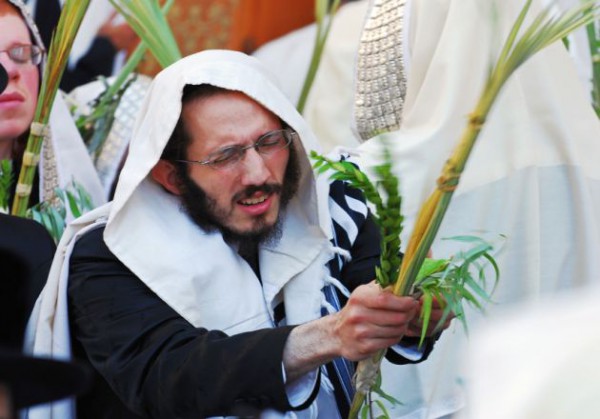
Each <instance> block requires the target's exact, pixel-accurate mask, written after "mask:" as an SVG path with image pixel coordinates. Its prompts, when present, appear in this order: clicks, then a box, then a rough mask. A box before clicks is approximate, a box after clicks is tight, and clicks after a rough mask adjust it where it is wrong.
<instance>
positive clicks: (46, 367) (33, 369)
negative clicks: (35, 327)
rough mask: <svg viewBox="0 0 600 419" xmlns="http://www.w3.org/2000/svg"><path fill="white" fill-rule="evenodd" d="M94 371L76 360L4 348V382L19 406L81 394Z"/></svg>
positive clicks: (0, 366)
mask: <svg viewBox="0 0 600 419" xmlns="http://www.w3.org/2000/svg"><path fill="white" fill-rule="evenodd" d="M90 374H91V373H90V371H89V369H88V368H85V367H84V366H82V365H79V364H75V363H72V362H62V361H55V360H51V359H45V358H33V357H30V356H26V355H23V354H21V353H18V352H14V351H9V350H2V349H0V383H2V384H4V385H6V386H7V387H8V388H9V390H10V394H11V396H12V404H13V406H14V407H15V408H16V409H21V408H23V407H28V406H34V405H37V404H41V403H47V402H50V401H53V400H60V399H64V398H65V397H68V396H71V395H75V394H81V393H82V392H84V391H85V390H87V387H88V385H89V383H90V379H91V378H90V377H91V376H90Z"/></svg>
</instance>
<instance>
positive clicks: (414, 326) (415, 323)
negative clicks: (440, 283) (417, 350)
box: [406, 297, 454, 337]
mask: <svg viewBox="0 0 600 419" xmlns="http://www.w3.org/2000/svg"><path fill="white" fill-rule="evenodd" d="M422 309H423V297H421V298H420V299H419V314H418V315H417V316H415V317H414V318H413V319H412V321H411V322H410V324H409V326H408V330H407V331H406V336H411V337H415V336H416V337H419V336H421V329H422V328H423V323H422V322H421V320H420V316H421V310H422ZM443 314H444V308H443V307H442V304H441V303H440V302H439V301H438V300H437V299H435V298H434V299H433V303H432V305H431V318H430V319H429V324H428V325H427V332H426V333H425V335H426V336H428V337H429V336H432V335H433V334H434V333H438V332H441V331H442V330H446V329H447V328H448V327H449V326H450V323H451V322H452V319H453V318H454V314H452V313H451V314H450V315H448V317H447V318H446V320H444V323H443V324H442V325H441V327H440V328H439V329H436V326H437V324H438V323H439V321H440V320H441V318H442V316H443Z"/></svg>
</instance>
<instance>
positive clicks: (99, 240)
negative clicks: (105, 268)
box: [71, 225, 114, 258]
mask: <svg viewBox="0 0 600 419" xmlns="http://www.w3.org/2000/svg"><path fill="white" fill-rule="evenodd" d="M104 228H105V226H104V225H101V226H98V227H97V228H94V229H92V230H90V231H87V232H86V233H84V234H82V235H81V236H80V237H79V238H78V239H77V241H76V242H75V244H74V246H73V252H72V253H71V257H98V256H104V257H111V258H112V257H114V255H113V254H112V252H111V251H110V249H109V248H108V246H107V245H106V243H105V242H104Z"/></svg>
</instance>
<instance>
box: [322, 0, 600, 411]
mask: <svg viewBox="0 0 600 419" xmlns="http://www.w3.org/2000/svg"><path fill="white" fill-rule="evenodd" d="M530 6H531V0H527V1H526V2H525V4H524V6H523V8H522V10H521V12H520V14H519V16H518V17H517V20H516V21H515V23H514V25H513V27H512V29H511V31H510V33H509V35H508V38H507V40H506V42H505V44H504V46H503V48H502V50H501V52H500V55H499V57H498V59H497V61H496V63H495V64H494V66H493V67H492V69H491V71H490V74H489V76H488V79H487V81H486V84H485V86H484V89H483V92H482V93H481V95H480V97H479V100H478V103H477V106H476V108H475V110H474V111H473V112H472V113H471V114H470V117H469V120H468V124H467V126H466V128H465V130H464V131H463V134H462V137H461V139H460V141H459V144H458V146H457V147H456V149H455V150H454V152H453V154H452V155H451V157H450V158H449V159H448V161H447V162H446V164H445V166H444V168H443V170H442V174H441V176H440V178H439V179H438V182H437V187H436V189H435V190H434V191H433V193H432V194H431V196H430V197H429V198H428V199H427V201H426V202H425V203H424V205H423V206H422V208H421V211H420V213H419V215H418V218H417V222H416V224H415V227H414V230H413V231H412V233H411V236H410V239H409V242H408V246H407V249H406V253H405V255H404V258H403V260H402V263H401V264H400V268H399V274H398V277H397V280H396V281H394V282H395V283H394V284H393V286H392V290H393V292H394V293H395V294H396V295H411V294H412V293H414V292H415V290H416V288H417V287H419V284H420V281H421V280H422V279H423V270H424V269H427V264H426V263H425V261H426V256H427V253H428V251H429V249H430V247H431V245H432V243H433V240H434V239H435V236H436V234H437V232H438V230H439V227H440V225H441V222H442V220H443V218H444V215H445V213H446V210H447V208H448V205H449V203H450V200H451V198H452V195H453V193H454V190H455V189H456V186H457V185H458V182H459V179H460V176H461V174H462V172H463V169H464V167H465V164H466V162H467V159H468V158H469V155H470V153H471V150H472V148H473V146H474V144H475V141H476V139H477V137H478V135H479V133H480V131H481V128H482V127H483V124H484V123H485V120H486V117H487V115H488V113H489V111H490V109H491V107H492V105H493V103H494V101H495V99H496V97H497V96H498V93H499V92H500V90H501V88H502V86H504V84H505V83H506V81H507V80H508V78H509V77H510V76H511V75H512V74H513V73H514V72H515V70H516V69H517V68H519V67H520V66H521V65H522V64H523V63H524V62H526V61H527V60H528V59H529V58H531V57H532V56H533V55H534V54H536V53H537V52H539V51H540V50H541V49H543V48H545V47H546V46H548V45H550V44H552V43H554V42H556V41H558V40H561V39H563V38H564V37H565V36H567V35H568V34H569V33H571V32H572V31H573V30H575V29H577V28H579V27H581V26H584V25H587V24H589V23H591V22H593V21H594V20H597V19H598V16H599V13H600V6H599V5H598V4H597V2H596V1H588V2H585V3H584V4H582V5H580V6H578V7H575V8H573V9H572V10H569V11H567V12H565V13H562V14H551V12H550V9H549V8H547V9H545V10H543V11H542V12H541V13H540V14H539V15H538V16H537V17H536V18H535V19H533V21H532V23H531V24H530V25H529V27H528V28H526V29H524V30H522V26H523V22H524V20H525V17H526V15H527V13H528V11H529V9H530ZM314 157H315V158H317V167H320V170H327V169H334V170H335V171H337V174H335V175H334V177H336V178H339V179H346V180H349V181H351V182H352V179H351V178H350V177H349V176H348V173H347V172H349V171H352V170H355V169H352V167H351V166H347V165H345V164H343V162H337V163H336V162H331V161H327V160H323V159H321V160H319V158H318V157H317V156H314ZM378 170H379V171H380V172H381V169H378ZM363 176H364V175H363ZM363 176H361V175H352V177H356V178H358V179H359V180H361V181H362V180H363V179H362V177H363ZM355 185H356V186H357V187H359V188H361V189H363V191H364V192H365V196H366V197H367V199H369V195H370V194H371V191H370V190H369V188H368V187H365V186H364V185H361V184H360V183H356V184H355ZM382 186H383V187H384V189H385V190H386V192H388V194H390V195H389V196H390V199H392V198H393V196H392V195H391V191H388V189H387V188H386V187H385V184H383V185H382ZM376 206H377V205H376ZM394 233H395V232H394ZM382 235H383V237H384V241H386V240H390V241H391V240H395V239H393V238H392V237H389V238H388V237H386V231H383V234H382ZM480 245H482V246H483V247H481V246H479V245H478V246H476V248H475V249H473V251H471V252H468V256H467V259H466V260H467V261H469V260H470V261H473V256H475V255H476V254H477V253H478V254H479V256H481V257H484V258H486V259H487V260H489V261H492V262H493V259H491V257H490V256H489V253H488V250H489V249H486V246H485V245H483V244H482V243H480ZM382 267H383V264H382ZM460 269H462V268H459V270H460ZM464 285H466V286H467V287H470V289H471V290H472V291H475V293H476V294H478V295H479V296H480V297H483V298H485V297H486V295H487V294H485V292H480V291H483V289H481V290H478V289H477V284H475V287H474V286H473V282H468V283H466V284H462V285H461V284H460V283H459V284H458V287H459V288H458V289H460V288H461V287H462V288H463V289H464ZM452 287H454V288H455V285H452ZM480 288H481V287H480ZM421 289H422V290H424V291H425V292H424V296H426V295H427V291H426V289H427V287H425V289H423V287H422V286H421ZM455 289H457V288H455ZM430 294H431V292H430ZM460 294H461V293H459V295H458V297H459V299H461V298H467V300H469V301H471V297H468V296H467V294H464V293H463V296H462V297H461V295H460ZM435 295H436V292H433V294H432V295H431V296H432V297H433V296H435ZM438 295H439V296H441V297H444V298H446V299H447V302H448V305H447V308H450V307H451V306H452V302H451V300H452V297H451V298H450V300H448V293H443V292H442V291H441V290H440V291H439V294H438ZM470 295H471V296H473V294H472V293H470ZM426 298H427V300H428V299H429V298H430V297H426ZM427 300H426V301H427ZM472 302H473V301H472ZM423 315H424V318H423V322H424V323H426V322H428V319H427V317H428V313H427V306H426V304H424V310H423ZM384 353H385V350H382V351H380V352H379V353H377V354H376V355H374V356H373V357H371V358H369V359H367V360H363V361H361V362H360V363H359V366H358V369H357V376H356V383H357V391H356V395H355V398H354V400H353V403H352V406H351V411H350V417H351V418H357V417H358V415H359V413H360V411H361V407H362V406H363V404H364V403H365V399H366V397H367V395H368V394H369V393H370V391H371V389H372V388H373V387H374V386H376V384H377V378H378V376H379V367H380V363H381V360H382V358H383V355H384Z"/></svg>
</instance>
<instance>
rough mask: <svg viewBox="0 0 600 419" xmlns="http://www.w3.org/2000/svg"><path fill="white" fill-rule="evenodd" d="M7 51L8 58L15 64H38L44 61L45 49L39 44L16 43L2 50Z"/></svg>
mask: <svg viewBox="0 0 600 419" xmlns="http://www.w3.org/2000/svg"><path fill="white" fill-rule="evenodd" d="M2 52H5V53H6V55H8V58H10V59H11V61H12V62H13V63H15V64H29V63H31V64H33V65H38V64H39V63H41V62H42V57H43V56H44V50H43V49H41V48H40V47H38V46H37V45H29V44H23V45H14V46H12V47H10V48H8V49H5V50H3V51H0V53H2Z"/></svg>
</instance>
